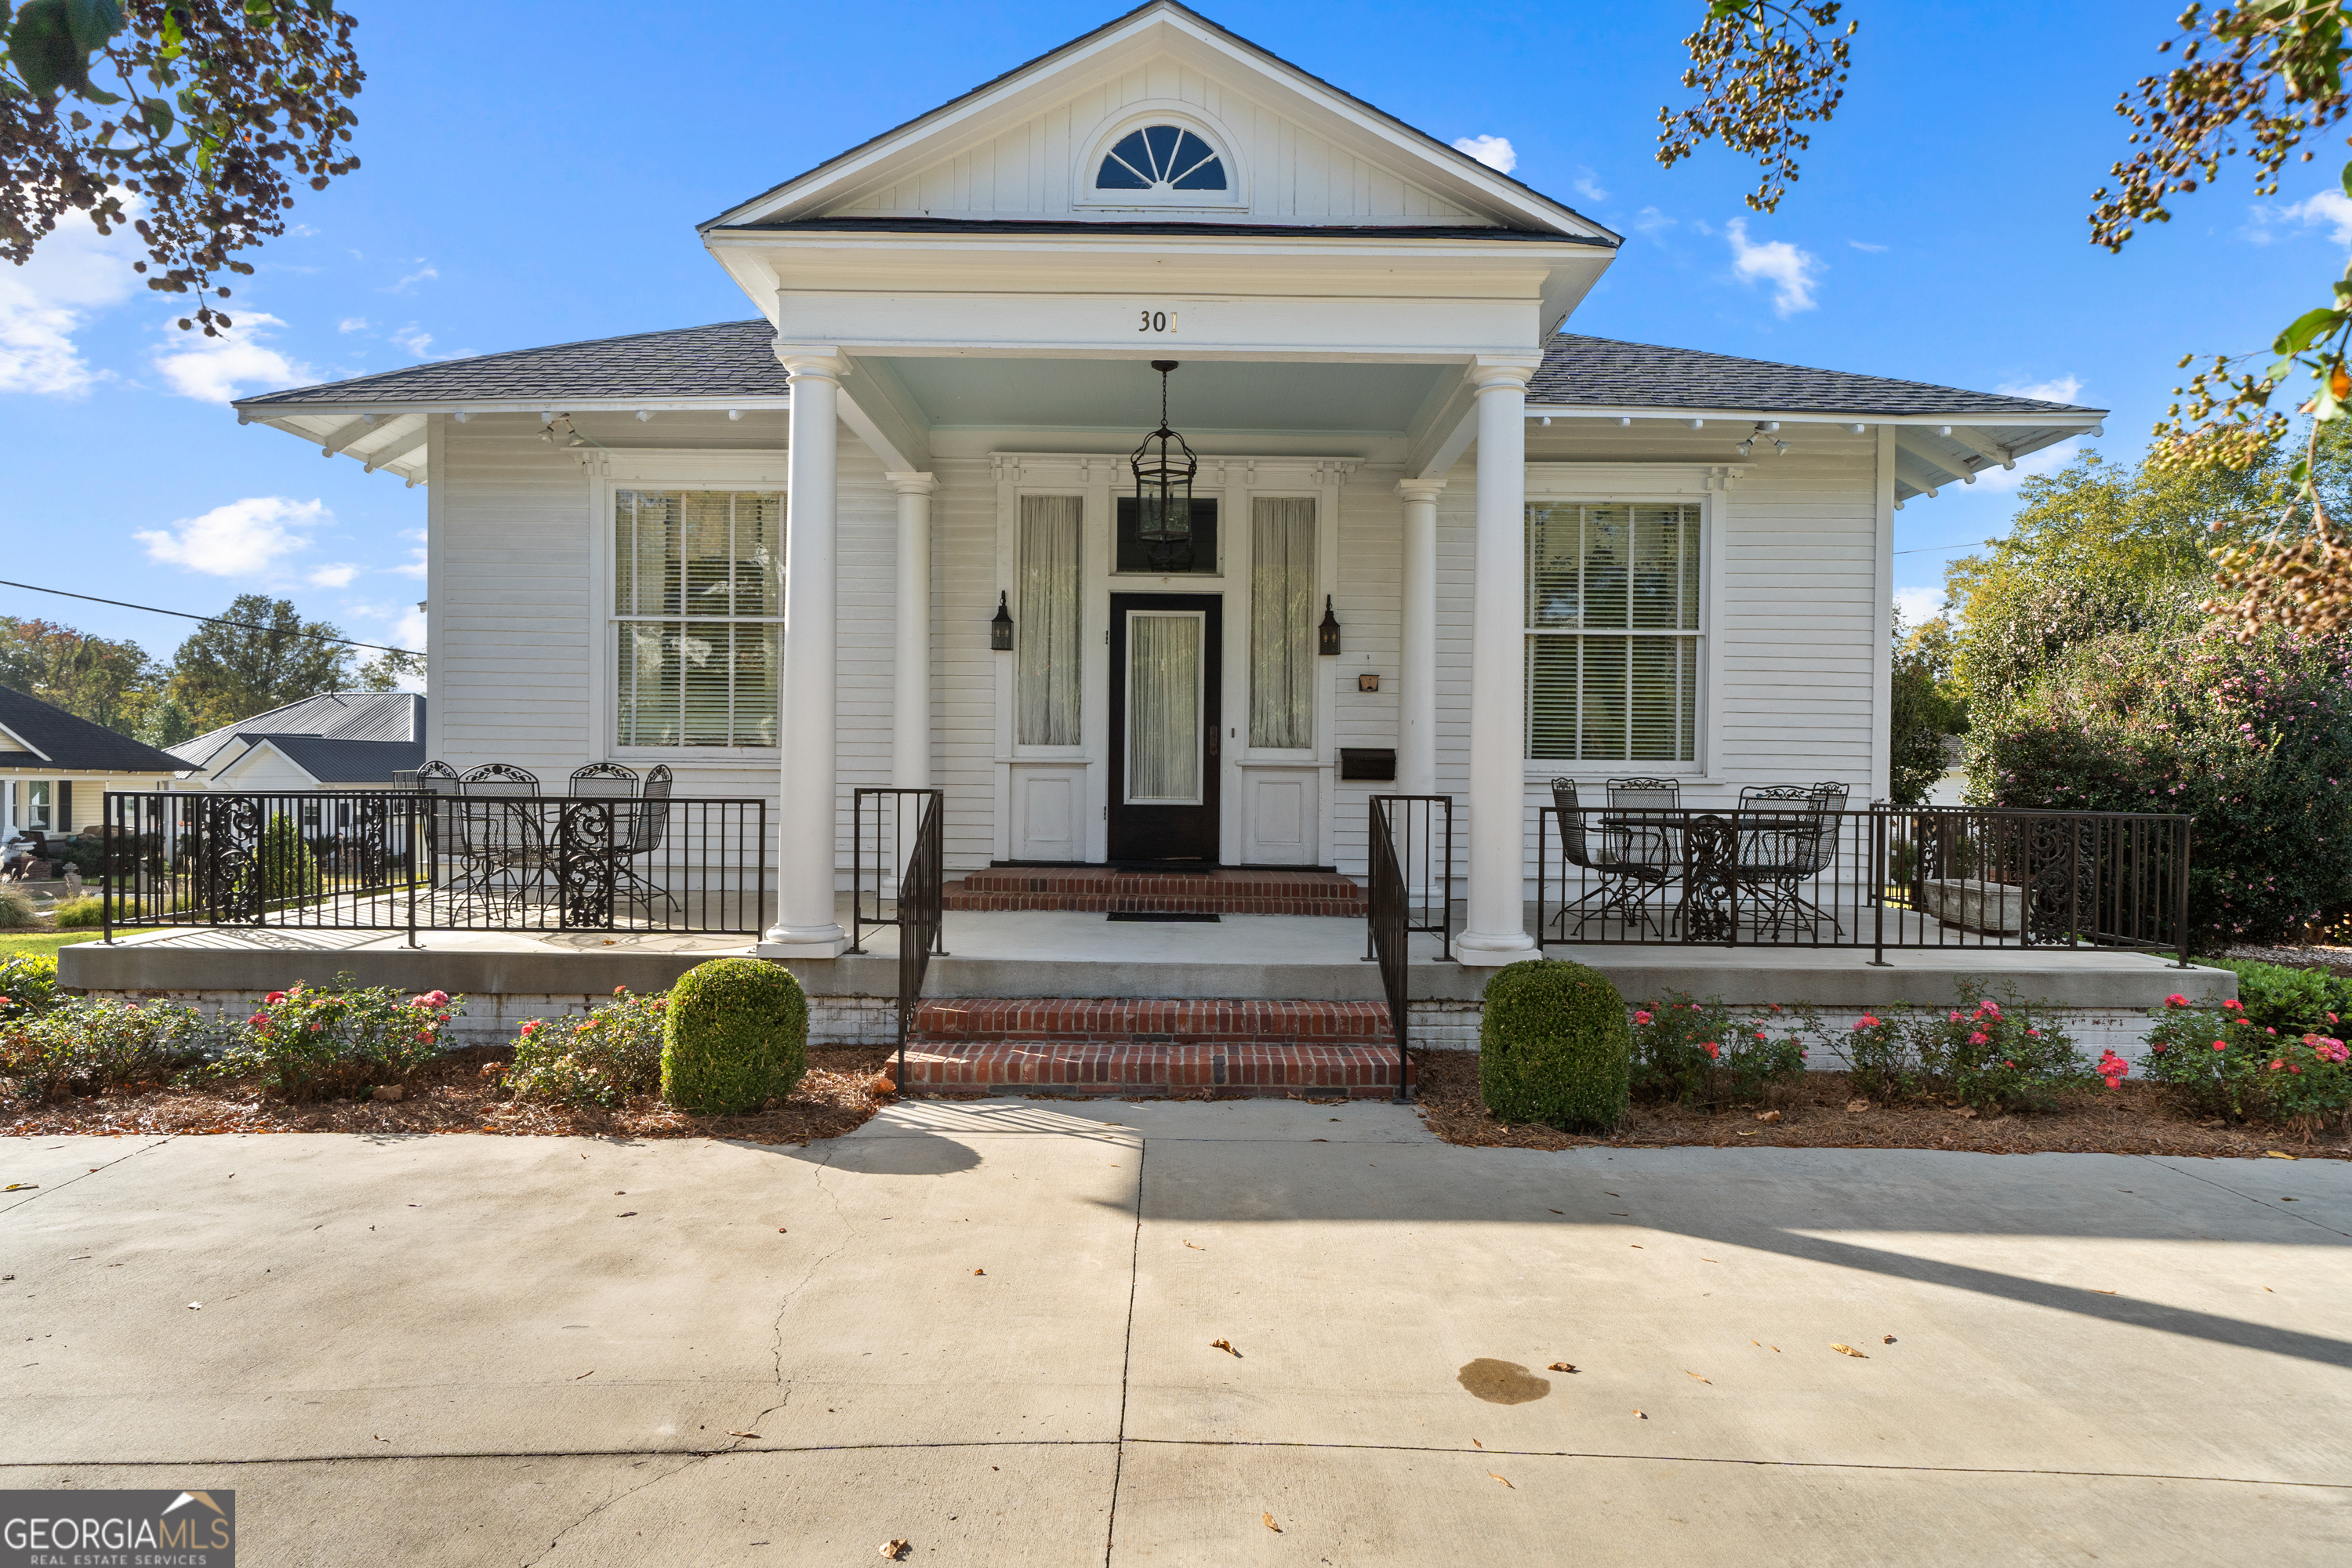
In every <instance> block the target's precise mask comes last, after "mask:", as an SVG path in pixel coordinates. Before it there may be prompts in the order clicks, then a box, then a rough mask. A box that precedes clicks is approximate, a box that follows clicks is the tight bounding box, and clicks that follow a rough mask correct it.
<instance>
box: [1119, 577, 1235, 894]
mask: <svg viewBox="0 0 2352 1568" xmlns="http://www.w3.org/2000/svg"><path fill="white" fill-rule="evenodd" d="M1223 634H1224V598H1223V595H1218V594H1113V595H1111V599H1110V734H1111V749H1110V818H1109V829H1110V831H1109V834H1108V839H1109V847H1110V858H1112V859H1113V860H1171V861H1192V862H1195V863H1201V864H1207V865H1214V864H1216V860H1217V773H1218V768H1217V756H1218V751H1219V747H1218V743H1217V742H1218V737H1219V736H1221V735H1222V734H1223V732H1224V731H1222V730H1220V729H1219V728H1218V727H1217V696H1218V689H1219V685H1220V680H1219V677H1220V674H1221V672H1222V658H1221V654H1222V650H1223V643H1224V636H1223Z"/></svg>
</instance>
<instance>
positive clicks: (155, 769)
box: [0, 686, 188, 773]
mask: <svg viewBox="0 0 2352 1568" xmlns="http://www.w3.org/2000/svg"><path fill="white" fill-rule="evenodd" d="M0 729H5V730H6V731H8V732H9V733H10V734H12V735H14V736H16V739H17V740H19V741H21V742H24V743H25V744H26V745H27V746H30V747H32V748H33V752H38V753H40V754H39V755H37V756H36V755H34V754H32V752H0V767H5V768H16V769H27V768H29V769H33V770H35V771H37V772H46V773H79V772H83V771H87V772H90V773H177V772H179V771H180V770H181V769H182V768H184V767H186V766H187V765H188V764H187V763H184V762H182V761H180V759H179V758H177V757H174V756H172V755H171V754H169V753H168V752H159V751H157V750H156V749H155V748H154V747H152V746H150V745H148V744H146V743H145V742H141V741H134V740H132V739H131V737H130V736H128V735H121V734H117V733H116V732H115V731H112V730H110V729H108V728H107V727H106V726H105V725H103V724H93V723H91V722H90V721H89V720H87V719H84V718H81V717H80V716H79V715H77V714H73V713H68V712H67V711H66V710H64V709H62V708H59V707H57V706H55V705H54V704H52V703H47V702H44V701H42V700H40V699H39V698H37V697H32V696H28V695H26V693H24V692H22V691H16V690H14V689H10V688H8V687H5V686H0Z"/></svg>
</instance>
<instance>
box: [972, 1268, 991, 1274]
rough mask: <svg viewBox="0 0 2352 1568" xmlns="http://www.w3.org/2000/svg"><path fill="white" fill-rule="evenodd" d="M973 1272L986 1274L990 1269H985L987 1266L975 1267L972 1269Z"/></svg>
mask: <svg viewBox="0 0 2352 1568" xmlns="http://www.w3.org/2000/svg"><path fill="white" fill-rule="evenodd" d="M972 1272H973V1273H974V1274H985V1273H987V1272H988V1270H987V1269H985V1268H975V1269H973V1270H972Z"/></svg>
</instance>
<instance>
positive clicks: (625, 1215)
mask: <svg viewBox="0 0 2352 1568" xmlns="http://www.w3.org/2000/svg"><path fill="white" fill-rule="evenodd" d="M613 1217H614V1219H635V1218H636V1217H637V1211H636V1210H635V1209H625V1210H623V1211H622V1212H621V1213H619V1214H616V1215H614V1216H613Z"/></svg>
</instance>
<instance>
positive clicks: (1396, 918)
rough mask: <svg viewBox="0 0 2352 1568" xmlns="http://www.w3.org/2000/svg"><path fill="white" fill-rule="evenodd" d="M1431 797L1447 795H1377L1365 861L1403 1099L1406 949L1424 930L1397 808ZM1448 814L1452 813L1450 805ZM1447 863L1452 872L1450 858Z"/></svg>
mask: <svg viewBox="0 0 2352 1568" xmlns="http://www.w3.org/2000/svg"><path fill="white" fill-rule="evenodd" d="M1432 798H1438V799H1443V798H1444V797H1442V796H1438V797H1432V796H1428V795H1374V796H1372V797H1371V803H1370V805H1371V834H1370V839H1371V842H1370V846H1369V851H1370V853H1369V855H1368V857H1367V858H1368V859H1369V861H1370V868H1371V879H1370V880H1371V888H1370V898H1369V899H1368V900H1367V903H1368V904H1369V906H1370V921H1369V923H1370V936H1371V946H1372V956H1373V957H1374V958H1376V959H1378V960H1379V962H1380V966H1381V994H1383V995H1385V996H1386V997H1387V998H1388V1005H1389V1026H1390V1028H1391V1029H1392V1030H1394V1031H1395V1033H1396V1047H1397V1081H1396V1098H1397V1100H1399V1101H1402V1100H1405V1099H1407V1098H1408V1097H1409V1096H1408V1090H1407V1088H1406V1079H1407V1074H1408V1067H1409V1062H1410V1058H1408V1056H1407V1055H1406V1048H1405V1021H1406V1020H1405V1015H1406V1010H1407V1007H1408V1006H1409V1005H1410V1002H1411V998H1410V996H1409V994H1408V989H1409V988H1408V986H1407V984H1406V974H1407V972H1406V967H1405V965H1406V963H1407V961H1408V957H1409V954H1408V952H1407V948H1408V944H1409V943H1410V942H1412V932H1413V931H1415V930H1416V929H1426V928H1416V927H1414V926H1413V925H1412V923H1411V921H1412V912H1413V908H1414V905H1413V890H1412V885H1411V884H1410V883H1409V882H1408V881H1407V880H1406V878H1405V862H1404V860H1403V858H1402V857H1400V856H1399V855H1398V853H1397V843H1398V839H1399V837H1400V835H1401V831H1402V828H1403V827H1404V826H1406V823H1405V817H1404V814H1403V813H1402V811H1401V810H1400V809H1399V808H1400V806H1402V805H1410V804H1412V803H1414V802H1425V801H1428V800H1430V799H1432ZM1447 815H1448V816H1451V815H1452V811H1451V806H1450V805H1449V807H1448V811H1447ZM1449 837H1450V833H1449ZM1446 863H1447V866H1448V868H1449V869H1450V868H1451V866H1452V858H1451V857H1450V856H1449V857H1448V859H1447V862H1446ZM1448 885H1449V886H1450V878H1449V880H1448ZM1438 897H1439V902H1438V905H1437V909H1438V919H1439V921H1440V923H1441V926H1442V925H1443V922H1444V919H1445V910H1446V909H1447V901H1446V899H1445V895H1444V891H1443V890H1441V891H1440V893H1439V895H1438Z"/></svg>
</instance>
